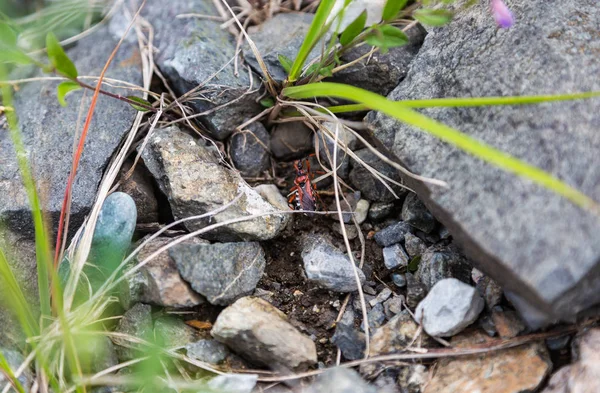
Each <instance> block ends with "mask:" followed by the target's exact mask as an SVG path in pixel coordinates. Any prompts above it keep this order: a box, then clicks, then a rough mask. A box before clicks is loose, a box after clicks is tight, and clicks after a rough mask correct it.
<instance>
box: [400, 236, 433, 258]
mask: <svg viewBox="0 0 600 393" xmlns="http://www.w3.org/2000/svg"><path fill="white" fill-rule="evenodd" d="M404 248H405V249H406V253H407V254H408V255H409V256H410V257H411V258H413V257H416V256H419V255H422V254H423V253H424V252H425V250H427V245H426V244H425V242H424V241H423V240H421V239H419V238H418V237H417V236H415V235H413V234H412V233H410V232H409V233H407V234H405V235H404Z"/></svg>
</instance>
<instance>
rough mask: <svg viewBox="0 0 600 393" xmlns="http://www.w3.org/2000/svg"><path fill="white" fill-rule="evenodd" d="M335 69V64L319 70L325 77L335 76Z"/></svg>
mask: <svg viewBox="0 0 600 393" xmlns="http://www.w3.org/2000/svg"><path fill="white" fill-rule="evenodd" d="M334 67H335V64H330V65H328V66H327V67H323V68H321V69H320V70H319V75H323V76H333V72H332V71H333V68H334Z"/></svg>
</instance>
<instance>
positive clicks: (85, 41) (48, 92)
mask: <svg viewBox="0 0 600 393" xmlns="http://www.w3.org/2000/svg"><path fill="white" fill-rule="evenodd" d="M111 24H112V22H111ZM119 39H120V36H118V35H115V34H112V32H111V31H110V28H109V27H107V26H104V27H100V28H99V29H98V30H96V31H95V32H94V33H92V34H90V35H89V36H87V37H84V38H82V39H81V40H80V41H78V42H77V44H75V46H74V47H72V48H70V49H69V50H67V55H68V56H69V58H70V59H71V60H73V62H74V63H75V65H76V66H77V70H78V71H79V74H80V75H99V74H100V71H101V70H102V67H103V66H104V63H105V62H106V60H107V59H108V57H109V56H110V53H111V52H112V51H113V49H114V47H115V45H116V44H117V42H118V41H119ZM137 51H138V45H137V42H136V43H135V45H134V44H130V43H129V42H124V43H123V45H122V46H121V48H120V50H119V51H118V53H117V54H116V57H115V59H114V63H113V64H114V66H113V67H110V68H109V69H108V71H107V73H106V77H107V78H114V79H118V80H122V81H125V82H129V83H132V84H134V85H138V86H140V85H141V84H142V75H141V61H140V60H139V56H137V55H136V53H137ZM58 83H59V82H58V81H38V82H34V83H27V84H23V85H20V88H19V90H18V91H17V92H16V93H15V97H14V107H15V110H16V114H17V116H18V119H19V127H20V130H21V137H22V139H23V143H24V145H25V149H26V151H27V153H26V154H27V160H28V162H29V165H30V167H31V168H32V172H33V173H32V174H33V177H34V179H36V180H37V186H38V188H39V192H40V194H42V195H43V196H44V213H45V215H46V218H48V219H49V220H50V223H52V226H53V227H56V226H57V224H58V218H59V215H60V210H61V206H62V202H63V197H64V193H65V184H66V182H67V177H68V176H69V173H70V172H71V165H72V153H73V144H72V141H73V138H74V135H75V134H76V133H77V132H79V131H80V130H77V124H79V123H78V118H79V116H80V112H81V110H80V107H85V108H87V107H88V106H89V105H90V102H91V99H92V94H90V92H89V91H86V92H85V98H83V94H84V92H83V91H82V90H79V91H75V92H72V93H70V94H69V95H68V96H67V97H66V102H67V103H68V105H67V107H62V106H61V105H60V104H59V102H58V100H57V98H56V86H57V85H58ZM103 89H106V90H107V91H110V92H112V93H118V94H122V95H127V94H137V93H135V92H132V91H128V90H123V89H115V88H111V87H109V86H103ZM82 99H83V101H82ZM80 103H81V105H80ZM136 113H137V112H136V111H135V110H134V109H133V108H132V107H131V106H129V105H127V104H125V103H123V102H121V101H119V100H116V99H114V98H111V97H107V96H104V95H102V94H101V95H100V96H99V97H98V103H97V105H96V110H95V112H94V117H93V118H92V120H91V125H90V130H91V131H90V133H89V134H88V136H87V138H86V142H85V145H84V152H83V155H82V157H81V160H80V163H79V168H78V170H77V176H76V177H75V182H74V185H73V191H72V202H71V216H70V228H71V229H75V230H76V228H78V227H79V225H81V223H82V222H83V220H84V218H85V216H86V215H87V214H88V212H89V211H90V209H91V207H92V205H93V203H94V200H95V198H96V190H97V187H98V185H99V183H100V180H101V178H102V175H103V173H104V169H105V168H106V166H107V164H108V162H109V160H110V159H111V157H112V155H113V153H114V152H115V150H116V149H117V148H118V147H119V145H120V143H121V140H122V138H123V137H124V135H125V134H127V132H129V129H130V128H131V125H132V124H133V120H134V118H135V116H136ZM2 119H3V116H2V115H0V124H1V123H2ZM67 141H68V142H67ZM0 152H2V153H1V155H2V161H1V164H0V195H3V197H2V198H0V221H1V222H4V225H7V226H8V228H9V229H12V230H14V231H15V232H16V233H18V234H20V235H22V236H25V237H28V238H30V239H33V237H34V235H33V221H32V218H31V210H30V207H29V201H28V198H27V194H26V192H25V189H24V187H23V185H22V180H21V176H20V173H19V169H18V166H17V161H16V155H15V150H14V148H13V144H12V142H11V138H10V133H9V132H7V131H6V130H5V129H2V130H1V131H0ZM49 158H51V159H49Z"/></svg>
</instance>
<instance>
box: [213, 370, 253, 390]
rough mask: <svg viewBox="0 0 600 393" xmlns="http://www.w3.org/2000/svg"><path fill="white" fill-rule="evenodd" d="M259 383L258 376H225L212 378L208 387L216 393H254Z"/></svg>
mask: <svg viewBox="0 0 600 393" xmlns="http://www.w3.org/2000/svg"><path fill="white" fill-rule="evenodd" d="M257 381H258V375H256V374H224V375H217V376H216V377H214V378H212V379H211V380H210V381H208V383H207V384H206V385H207V386H208V388H209V389H210V390H211V391H215V392H227V393H252V392H253V391H254V387H255V386H256V382H257Z"/></svg>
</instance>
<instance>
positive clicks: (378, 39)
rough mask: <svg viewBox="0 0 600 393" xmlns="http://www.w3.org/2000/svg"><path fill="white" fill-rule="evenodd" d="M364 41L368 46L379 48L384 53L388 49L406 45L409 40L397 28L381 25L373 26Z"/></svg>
mask: <svg viewBox="0 0 600 393" xmlns="http://www.w3.org/2000/svg"><path fill="white" fill-rule="evenodd" d="M365 41H366V42H367V43H368V44H369V45H372V46H376V47H378V48H380V49H381V52H382V53H386V52H387V50H388V49H389V48H394V47H397V46H403V45H406V44H408V42H409V39H408V36H407V35H406V34H404V32H403V31H402V30H400V29H399V28H397V27H394V26H389V25H383V26H375V27H374V28H373V30H372V31H371V33H370V34H369V35H367V36H366V37H365Z"/></svg>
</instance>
